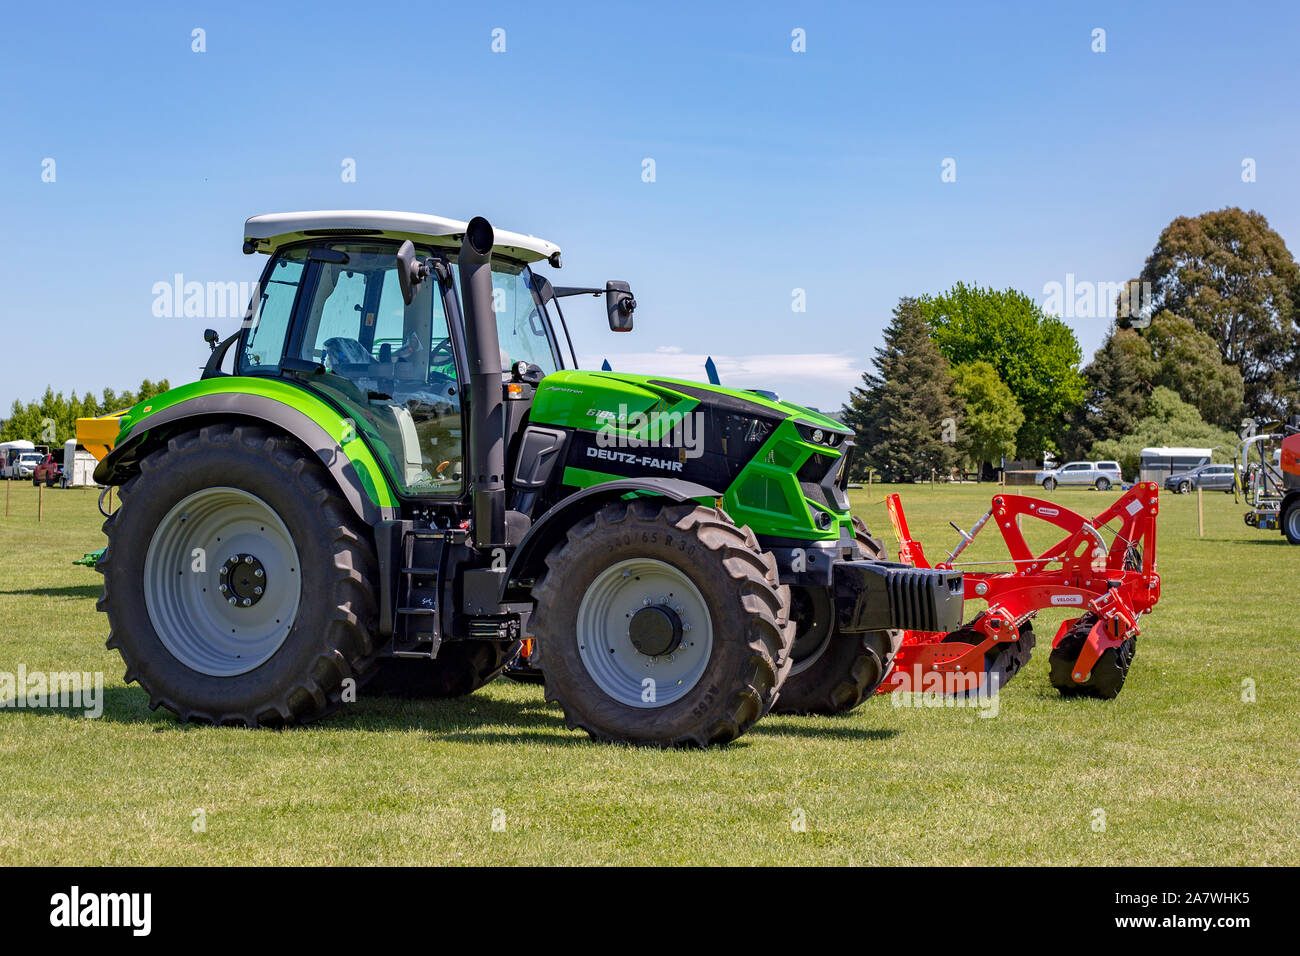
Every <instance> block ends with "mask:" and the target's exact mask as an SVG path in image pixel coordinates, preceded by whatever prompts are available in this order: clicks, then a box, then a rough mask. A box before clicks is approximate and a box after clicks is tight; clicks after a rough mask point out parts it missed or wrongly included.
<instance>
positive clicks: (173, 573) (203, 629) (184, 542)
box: [144, 487, 302, 677]
mask: <svg viewBox="0 0 1300 956" xmlns="http://www.w3.org/2000/svg"><path fill="white" fill-rule="evenodd" d="M241 555H247V556H255V563H250V566H252V567H256V568H259V569H261V570H262V571H263V577H264V580H265V582H266V584H265V586H264V591H263V592H261V593H258V594H256V595H250V596H249V598H248V599H247V600H249V602H250V603H249V604H248V605H244V604H243V603H242V601H240V600H238V599H237V600H236V602H235V603H234V604H231V603H230V597H231V596H232V595H231V592H230V588H229V587H227V591H226V593H225V594H224V595H223V593H222V590H221V589H222V587H223V586H225V581H226V580H227V578H228V577H229V575H228V574H227V575H223V573H222V569H223V567H227V568H228V567H229V566H228V562H229V561H230V560H231V559H232V558H233V557H235V556H241ZM240 563H242V562H240ZM301 593H302V567H301V565H300V563H299V560H298V549H297V548H296V547H295V546H294V543H293V538H292V537H290V535H289V530H288V529H287V528H286V527H285V526H284V522H283V521H281V520H280V517H279V515H277V514H276V513H275V510H274V509H273V508H271V506H270V505H268V504H267V503H266V502H265V501H263V500H262V499H261V498H258V497H256V496H255V495H251V494H249V493H248V492H246V491H242V490H240V489H238V488H226V487H217V488H205V489H203V490H202V491H196V492H195V493H194V494H192V495H189V496H188V497H186V498H183V499H182V500H181V501H179V502H177V503H176V505H175V506H174V507H173V508H172V509H171V510H170V511H168V512H167V515H166V516H165V517H164V518H163V519H162V521H160V522H158V527H157V528H155V529H154V533H153V537H152V538H151V539H150V541H149V550H148V552H147V553H146V555H145V562H144V600H145V607H146V609H147V611H148V612H149V620H150V622H151V623H152V624H153V628H154V632H155V633H156V634H157V635H158V639H159V640H160V641H162V643H163V646H164V647H166V648H167V650H168V651H170V652H171V654H172V656H173V657H175V658H176V659H177V660H178V661H180V662H181V663H182V664H184V665H185V666H186V667H188V668H190V669H191V670H195V671H198V672H199V673H201V674H207V675H209V676H212V677H235V676H237V675H239V674H245V673H247V672H249V671H251V670H253V669H254V668H256V667H259V666H261V665H262V664H264V663H266V661H267V660H269V659H270V658H271V656H272V655H273V654H275V652H276V651H278V650H279V649H280V645H282V644H283V643H284V639H285V638H286V637H288V635H289V630H290V628H291V627H292V626H293V621H294V617H295V615H296V614H297V611H298V600H299V597H300V595H301Z"/></svg>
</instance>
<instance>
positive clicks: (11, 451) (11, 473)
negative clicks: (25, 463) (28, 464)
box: [0, 439, 36, 478]
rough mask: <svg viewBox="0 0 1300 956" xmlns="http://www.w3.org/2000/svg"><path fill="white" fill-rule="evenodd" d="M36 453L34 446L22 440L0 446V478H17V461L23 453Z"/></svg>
mask: <svg viewBox="0 0 1300 956" xmlns="http://www.w3.org/2000/svg"><path fill="white" fill-rule="evenodd" d="M34 451H36V445H35V444H33V443H32V442H29V441H26V440H24V439H19V440H18V441H7V442H4V443H2V444H0V478H17V477H19V475H18V459H19V457H20V456H21V455H22V454H23V453H24V452H29V453H30V452H34Z"/></svg>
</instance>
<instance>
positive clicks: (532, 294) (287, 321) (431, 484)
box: [209, 212, 572, 498]
mask: <svg viewBox="0 0 1300 956" xmlns="http://www.w3.org/2000/svg"><path fill="white" fill-rule="evenodd" d="M466 228H467V224H466V223H463V222H458V221H456V220H450V219H443V218H441V217H437V216H427V215H419V214H412V213H388V212H310V213H309V212H304V213H289V214H277V215H267V216H255V217H253V218H252V219H249V220H248V222H247V224H246V227H245V243H244V250H245V252H248V253H253V252H263V253H267V254H268V255H269V256H270V260H269V262H268V263H267V266H266V269H265V271H264V272H263V274H262V279H261V282H260V284H259V287H258V290H257V294H256V296H255V297H254V300H253V302H252V303H251V304H250V308H249V312H248V315H247V316H246V317H245V321H244V325H243V328H242V329H241V330H240V333H239V335H238V338H237V340H236V341H235V342H234V343H233V344H234V369H233V370H234V374H236V375H241V376H274V377H292V378H294V379H295V380H297V381H298V382H299V383H301V384H303V385H305V386H306V387H307V388H309V389H311V390H312V391H314V392H316V393H318V394H320V395H322V396H324V397H326V398H327V399H328V400H329V401H330V402H331V403H332V404H333V405H335V406H336V407H337V408H338V409H339V411H340V413H341V414H342V416H343V417H344V419H345V420H346V421H347V425H348V427H349V428H353V429H355V431H356V433H357V434H358V435H360V436H362V437H363V438H366V439H367V444H368V445H370V446H371V447H372V448H373V449H374V450H375V452H376V454H377V455H378V456H379V457H380V458H381V459H382V462H383V465H384V466H385V470H386V471H387V472H388V473H389V477H390V479H391V480H392V482H393V485H394V487H395V488H396V489H397V491H398V492H399V494H401V495H403V496H420V497H423V496H435V497H452V498H455V497H459V496H461V495H462V494H463V493H464V492H465V491H466V487H467V481H466V475H467V469H466V464H465V459H466V448H465V440H466V434H467V428H466V424H465V420H464V414H465V412H466V411H467V406H468V404H469V396H468V388H469V381H470V374H471V360H470V356H469V354H468V352H467V337H466V331H465V320H464V317H463V309H462V307H461V302H462V301H463V299H462V290H461V289H460V273H459V270H458V268H457V265H458V263H457V258H458V253H459V247H460V243H461V239H462V237H463V236H464V234H465V231H466ZM543 260H545V261H549V262H550V263H551V264H552V265H558V264H559V261H560V250H559V247H558V246H556V245H554V244H553V243H550V242H547V241H545V240H542V239H537V238H535V237H532V236H524V235H520V234H516V233H508V232H503V231H497V232H496V233H495V242H494V245H493V248H492V255H491V307H492V312H493V314H494V316H495V319H496V337H497V340H498V343H499V346H498V350H499V357H497V358H499V368H500V369H501V370H502V386H503V388H504V389H505V393H504V394H505V397H506V398H508V399H512V400H513V401H512V402H511V406H510V414H508V415H507V416H506V421H505V425H506V430H505V435H506V437H507V439H508V438H509V437H510V436H511V435H512V434H513V433H514V432H515V431H517V429H518V427H519V426H520V425H521V424H522V421H523V420H525V419H526V412H527V408H528V406H529V405H530V404H531V399H532V396H533V394H534V392H535V389H536V386H537V384H538V382H540V381H541V379H542V378H544V377H545V376H547V375H549V374H551V373H552V372H555V371H557V370H559V369H562V368H564V367H565V359H564V354H563V351H562V348H561V343H560V338H559V335H558V334H557V326H558V329H559V330H561V331H563V332H564V336H565V339H566V343H567V330H564V329H563V318H562V316H561V315H560V314H559V312H558V308H557V309H556V318H557V319H558V321H556V320H554V319H552V316H551V312H550V308H548V303H551V302H554V296H553V295H548V296H544V294H543V293H545V292H547V291H553V290H551V287H550V283H549V282H548V281H547V280H545V279H543V278H542V277H540V276H536V275H534V273H533V272H532V270H531V268H530V265H531V264H532V263H535V262H538V261H543ZM413 272H414V273H416V274H415V275H414V276H413V275H412V273H413ZM412 279H414V281H412ZM569 354H570V357H572V346H571V345H570V346H569ZM214 357H215V353H214ZM222 358H224V349H223V350H222ZM493 364H494V365H495V364H496V363H495V362H494V363H493ZM217 365H218V366H219V365H220V360H218V362H217ZM209 373H211V374H221V373H220V372H219V371H217V370H216V369H214V368H213V363H211V362H210V363H209Z"/></svg>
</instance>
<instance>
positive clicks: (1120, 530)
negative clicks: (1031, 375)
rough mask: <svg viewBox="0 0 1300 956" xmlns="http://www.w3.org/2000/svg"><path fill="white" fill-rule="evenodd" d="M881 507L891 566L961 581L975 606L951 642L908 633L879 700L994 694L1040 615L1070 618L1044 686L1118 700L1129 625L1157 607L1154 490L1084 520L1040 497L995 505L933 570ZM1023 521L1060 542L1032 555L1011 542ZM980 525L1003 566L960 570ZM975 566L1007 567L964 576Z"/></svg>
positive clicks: (898, 519) (1010, 498)
mask: <svg viewBox="0 0 1300 956" xmlns="http://www.w3.org/2000/svg"><path fill="white" fill-rule="evenodd" d="M886 503H887V506H888V509H889V517H890V520H891V521H892V522H893V525H894V531H895V533H896V534H897V535H898V542H899V552H898V559H899V560H900V561H902V562H903V563H905V564H911V565H914V566H916V567H919V568H928V567H936V568H942V569H951V568H957V569H960V570H962V571H963V572H965V573H964V579H965V592H964V598H965V600H967V601H971V600H978V601H982V602H984V604H985V605H986V607H985V608H984V609H983V610H982V611H980V612H979V613H978V614H977V615H975V617H974V618H972V619H971V620H970V622H969V623H967V624H963V625H962V627H961V628H960V629H959V630H957V631H952V632H949V633H932V632H928V631H908V632H907V633H906V634H905V636H904V638H903V645H902V647H901V648H900V650H899V652H898V656H897V657H896V658H895V662H894V669H893V670H892V671H891V672H890V674H889V676H888V677H887V678H886V679H885V681H884V683H883V684H881V686H880V690H879V692H880V693H890V692H892V691H898V690H911V691H931V690H937V691H940V692H943V693H970V692H975V691H979V692H981V693H987V692H990V691H992V690H996V687H998V686H1001V685H1002V684H1005V683H1006V681H1007V680H1009V679H1010V678H1011V677H1012V676H1014V674H1015V673H1016V671H1018V670H1019V669H1020V668H1021V667H1023V666H1024V664H1025V663H1026V662H1027V661H1028V660H1029V653H1030V651H1031V650H1032V649H1033V646H1034V640H1035V638H1034V633H1033V626H1032V621H1033V618H1034V617H1035V616H1036V615H1037V613H1038V611H1040V610H1042V609H1044V608H1078V610H1079V612H1080V613H1079V616H1078V617H1074V618H1071V619H1069V620H1067V621H1065V622H1064V623H1063V624H1061V626H1060V628H1059V629H1058V630H1057V632H1056V637H1055V638H1054V639H1053V641H1052V653H1051V681H1052V684H1053V685H1054V686H1055V687H1056V688H1057V689H1058V690H1060V691H1061V692H1062V693H1064V694H1087V695H1091V696H1095V697H1106V698H1110V697H1114V696H1116V695H1117V694H1118V693H1119V692H1120V689H1121V688H1122V687H1123V686H1124V680H1125V678H1126V677H1127V675H1128V669H1129V665H1130V663H1131V662H1132V660H1133V654H1134V651H1135V650H1136V646H1137V635H1138V619H1139V618H1140V617H1141V616H1142V615H1143V614H1146V613H1148V612H1150V611H1151V609H1152V608H1153V607H1155V605H1156V602H1157V601H1159V600H1160V575H1158V574H1157V573H1156V515H1157V513H1158V512H1159V510H1160V503H1159V488H1158V487H1157V486H1156V485H1155V484H1153V483H1151V482H1142V483H1140V484H1137V485H1134V486H1133V488H1132V489H1130V490H1129V491H1128V492H1126V493H1125V494H1124V495H1122V496H1121V497H1120V498H1119V499H1118V500H1116V501H1115V502H1114V503H1113V504H1112V505H1110V507H1108V508H1106V509H1105V510H1104V511H1102V512H1101V513H1100V514H1098V515H1097V516H1096V517H1095V518H1087V517H1085V516H1083V515H1081V514H1078V513H1077V512H1074V511H1071V510H1070V509H1069V508H1064V507H1062V506H1060V505H1059V504H1055V503H1053V502H1051V501H1045V500H1043V499H1041V498H1030V497H1027V496H1021V495H1009V494H999V495H997V496H995V497H994V498H993V502H992V505H991V507H990V508H989V510H988V512H987V513H986V514H985V515H984V517H983V518H981V519H980V520H979V521H978V522H977V523H976V524H975V526H974V527H973V528H972V529H971V531H970V532H969V533H967V532H964V531H962V530H961V529H960V528H958V529H957V530H958V533H959V534H960V535H961V540H960V541H959V542H958V544H957V547H956V548H954V549H953V551H952V553H951V554H949V555H948V558H947V560H945V561H941V562H939V563H938V564H936V565H931V564H930V562H929V561H928V560H927V559H926V556H925V551H924V550H923V549H922V547H921V543H920V542H919V541H917V540H915V539H914V538H913V537H912V535H911V532H910V531H909V530H908V527H907V518H906V517H905V516H904V514H903V506H902V504H901V502H900V501H899V498H898V495H890V496H889V497H888V498H887V499H886ZM1025 518H1035V519H1038V520H1040V521H1045V522H1047V523H1048V524H1050V525H1054V526H1056V527H1057V528H1059V529H1060V530H1061V531H1062V532H1063V533H1064V535H1065V536H1064V537H1063V538H1061V539H1060V540H1059V541H1057V542H1056V544H1054V545H1052V546H1051V547H1049V548H1048V549H1047V550H1045V551H1043V552H1042V553H1041V554H1034V553H1033V552H1032V551H1031V550H1030V548H1029V545H1028V544H1026V542H1025V537H1024V534H1023V533H1022V531H1021V526H1020V525H1021V521H1022V519H1025ZM989 522H993V523H994V524H995V525H996V526H997V529H998V530H999V531H1000V532H1001V533H1002V538H1003V540H1004V541H1005V542H1006V546H1007V551H1008V552H1009V553H1010V557H1009V558H1008V559H1004V560H1003V561H997V562H974V563H971V564H968V565H966V566H963V564H962V562H960V561H958V560H957V559H958V557H959V556H960V555H961V553H962V551H964V550H965V549H966V546H967V545H969V544H970V542H971V541H973V540H974V539H975V536H976V535H977V534H979V532H980V531H981V529H983V528H984V526H985V525H986V524H988V523H989ZM953 527H956V525H954V526H953ZM976 564H986V565H987V564H1008V565H1010V566H1011V570H1004V571H980V570H971V568H972V567H974V566H975V565H976Z"/></svg>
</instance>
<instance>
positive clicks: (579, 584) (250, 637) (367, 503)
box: [95, 211, 962, 746]
mask: <svg viewBox="0 0 1300 956" xmlns="http://www.w3.org/2000/svg"><path fill="white" fill-rule="evenodd" d="M244 236H245V241H244V251H245V252H246V253H250V254H252V253H264V254H266V255H268V257H269V258H268V261H267V264H266V267H265V269H264V271H263V273H262V277H261V280H260V283H259V286H258V287H257V290H256V293H255V295H254V296H253V300H252V302H251V303H250V305H249V310H248V313H247V315H246V316H245V318H244V321H243V323H242V325H241V328H240V329H239V331H238V332H236V333H235V334H234V335H231V336H230V337H229V338H226V339H224V341H221V340H220V337H219V336H218V335H217V333H216V332H214V331H212V330H208V331H207V333H205V337H206V339H207V341H208V344H209V346H210V348H211V354H210V356H209V359H208V362H207V366H206V368H205V369H204V372H203V375H202V377H201V379H200V380H199V381H197V382H194V383H192V384H189V385H185V386H182V387H180V388H176V389H173V390H171V391H169V392H166V393H165V394H162V395H159V396H157V397H155V398H152V399H150V400H149V401H147V402H143V403H141V404H140V405H137V406H136V407H135V408H133V409H131V410H130V411H129V412H128V413H127V414H126V415H124V416H123V418H122V424H121V431H120V432H119V434H118V438H117V440H116V442H115V444H114V447H113V449H112V451H111V452H110V453H109V454H108V455H107V456H106V457H105V458H104V459H103V460H102V461H101V462H100V464H99V466H98V468H97V469H96V472H95V478H96V480H97V481H98V482H99V483H101V484H103V485H108V486H120V495H121V504H120V507H119V508H118V509H117V510H116V511H115V512H114V513H113V514H112V515H111V517H109V519H108V521H107V522H106V523H105V525H104V530H105V531H106V533H107V535H108V539H109V544H108V548H107V550H106V551H105V553H104V555H103V556H102V558H101V559H100V561H99V563H98V565H97V567H98V570H99V571H101V572H102V573H103V575H104V595H103V597H102V599H101V601H100V604H99V607H100V609H101V610H104V611H106V612H107V613H108V619H109V624H110V627H111V635H110V637H109V640H108V645H109V646H110V647H113V648H116V649H117V650H118V651H119V652H120V653H121V655H122V657H123V659H124V660H125V662H126V679H127V680H128V681H136V682H138V683H139V684H140V685H141V687H143V688H144V690H145V691H146V692H147V693H148V695H149V702H150V705H151V706H152V707H155V708H156V707H158V706H160V705H161V706H163V707H166V708H167V709H168V710H171V711H173V712H174V713H175V714H177V715H178V716H179V717H180V718H181V719H182V720H193V721H201V722H207V723H212V724H230V725H241V726H263V725H286V724H295V723H301V722H305V721H309V720H312V719H315V718H318V717H320V716H322V715H324V714H327V713H329V712H331V711H333V710H336V709H337V708H339V707H340V706H341V705H343V704H345V703H348V702H350V701H351V700H354V699H356V696H355V695H356V692H357V690H358V689H359V691H360V694H361V695H363V696H364V695H366V694H379V693H400V694H408V695H424V696H429V697H451V696H458V695H463V694H468V693H470V692H471V691H473V690H475V689H476V688H478V687H481V686H482V685H484V684H486V683H487V682H488V681H491V680H492V679H493V678H495V677H497V676H498V675H499V674H501V673H502V671H503V669H504V668H506V666H507V665H510V664H512V662H513V663H515V664H516V666H518V667H521V668H522V669H523V670H524V671H527V670H530V669H531V670H532V671H533V672H536V673H539V674H540V675H541V676H542V678H543V679H544V681H545V685H546V697H547V699H548V700H552V701H555V702H558V703H559V705H560V706H561V708H562V709H563V711H564V715H565V719H566V721H567V723H568V724H569V726H571V727H579V728H582V729H583V730H585V731H587V732H588V733H589V734H590V735H591V736H592V737H593V738H596V739H599V740H608V741H621V742H628V743H634V744H650V745H660V746H677V745H707V744H713V743H722V742H726V741H729V740H732V739H734V738H735V737H737V736H739V735H740V734H742V733H744V732H745V730H746V729H748V728H749V727H750V726H751V725H752V724H753V723H754V722H755V721H756V720H758V719H759V718H760V717H762V716H763V715H764V714H765V713H767V712H768V711H769V710H776V711H788V712H800V713H808V712H816V713H835V712H840V711H845V710H848V709H849V708H852V707H854V706H856V705H857V704H859V703H861V702H862V700H864V699H865V698H866V697H867V696H868V695H870V694H871V693H872V692H873V691H874V690H875V689H876V687H877V686H878V685H879V684H880V682H881V681H882V680H883V679H884V677H885V675H886V673H887V672H888V670H889V668H890V666H891V663H892V661H893V658H894V655H895V653H896V651H897V649H898V646H899V642H900V639H901V636H902V630H903V629H904V628H919V629H924V630H952V629H955V628H956V627H957V626H958V625H959V624H960V615H961V608H962V581H961V575H960V573H957V572H953V571H933V570H928V569H915V568H912V567H906V566H903V565H898V564H890V563H889V562H887V561H886V560H885V557H886V556H885V553H884V549H883V548H882V546H881V544H880V542H879V541H878V540H876V539H875V538H873V537H872V536H871V535H870V534H869V533H868V531H867V529H866V528H865V527H864V526H863V525H862V524H861V523H860V522H858V521H856V520H855V519H854V518H853V517H852V516H851V515H850V513H849V503H848V498H847V496H846V493H845V485H846V480H847V472H846V467H847V464H848V460H849V456H850V454H851V451H852V447H853V442H852V433H851V432H850V431H849V430H847V429H845V428H844V427H843V426H842V425H840V424H839V423H838V422H836V421H834V420H832V419H830V418H827V417H825V416H823V415H820V414H818V413H816V412H814V411H811V410H809V409H806V408H801V407H799V406H796V405H792V404H789V403H784V402H780V401H775V400H773V399H772V398H771V397H770V396H768V395H765V394H761V393H757V392H750V391H740V390H735V389H728V388H722V387H719V386H715V385H704V384H698V383H693V382H685V381H678V380H674V379H669V378H660V377H656V376H644V375H627V374H615V373H612V372H592V371H579V370H578V369H577V368H576V364H577V363H576V358H575V356H574V353H573V347H572V343H571V341H570V340H569V336H568V330H567V328H566V326H565V324H564V317H563V312H562V310H561V308H560V300H561V299H562V298H564V297H566V296H569V295H575V294H592V295H603V296H604V297H605V302H606V306H607V311H608V315H609V325H610V328H611V329H612V330H614V331H618V332H626V331H629V330H630V329H631V328H632V317H633V311H634V309H635V307H636V303H635V300H634V299H633V298H632V294H631V290H630V289H629V287H628V286H627V284H626V283H621V282H609V283H607V284H606V286H605V288H604V289H594V288H564V287H556V286H553V285H552V284H551V282H550V281H549V280H548V279H547V278H545V277H544V276H542V275H541V274H539V273H538V272H535V271H533V269H532V264H533V263H537V262H541V261H546V262H548V263H549V264H550V265H551V266H552V267H553V268H558V267H559V265H560V250H559V248H558V247H556V246H555V245H553V244H552V243H549V242H546V241H544V240H541V239H537V238H534V237H532V236H525V235H521V234H516V233H507V232H494V230H493V228H492V226H491V225H490V224H489V223H488V222H487V221H486V220H485V219H482V218H476V219H474V220H473V221H471V222H469V223H464V222H458V221H454V220H449V219H442V218H439V217H435V216H428V215H419V214H410V213H391V212H355V211H354V212H305V213H291V214H282V215H269V216H257V217H254V218H252V219H250V220H248V222H247V224H246V226H245V231H244ZM566 358H567V359H568V361H566ZM227 366H229V368H228V369H227ZM521 660H522V663H520V661H521Z"/></svg>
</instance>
